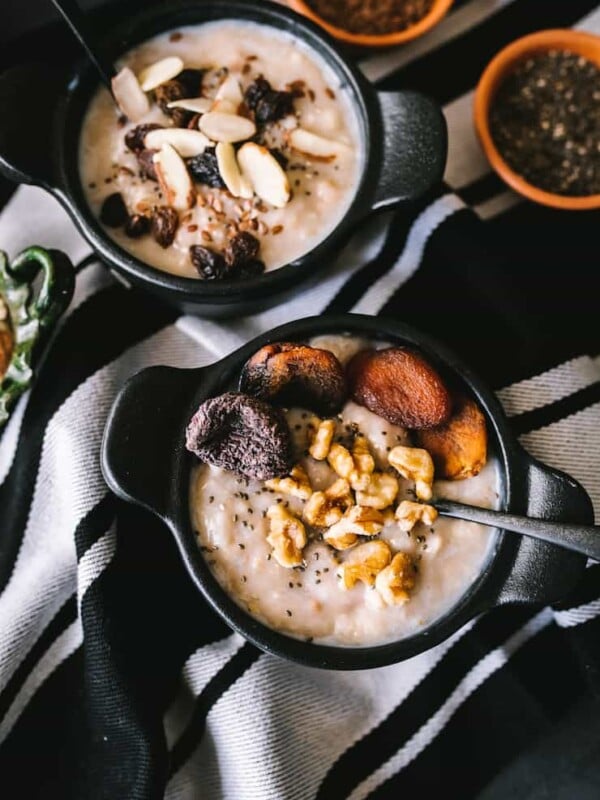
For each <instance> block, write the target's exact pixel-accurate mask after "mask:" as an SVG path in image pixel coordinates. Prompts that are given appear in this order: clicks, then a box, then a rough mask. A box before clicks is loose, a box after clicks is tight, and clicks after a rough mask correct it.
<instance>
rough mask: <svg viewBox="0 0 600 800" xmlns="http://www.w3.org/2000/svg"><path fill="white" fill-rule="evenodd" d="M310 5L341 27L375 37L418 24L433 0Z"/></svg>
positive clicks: (332, 0)
mask: <svg viewBox="0 0 600 800" xmlns="http://www.w3.org/2000/svg"><path fill="white" fill-rule="evenodd" d="M309 5H310V6H312V8H314V10H315V11H316V12H317V14H319V15H320V16H321V17H323V19H325V20H327V22H330V23H332V24H333V25H336V26H337V27H338V28H344V29H345V30H347V31H350V32H351V33H366V34H370V35H375V36H376V35H379V34H385V33H393V32H396V31H403V30H406V29H407V28H410V27H411V26H412V25H415V24H416V23H417V22H419V21H420V20H421V19H423V17H424V16H425V15H426V14H428V13H429V11H430V10H431V7H432V6H433V0H309Z"/></svg>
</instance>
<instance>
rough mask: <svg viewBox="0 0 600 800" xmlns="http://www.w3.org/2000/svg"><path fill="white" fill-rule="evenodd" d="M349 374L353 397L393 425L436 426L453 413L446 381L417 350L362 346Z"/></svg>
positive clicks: (411, 426) (349, 366) (349, 368)
mask: <svg viewBox="0 0 600 800" xmlns="http://www.w3.org/2000/svg"><path fill="white" fill-rule="evenodd" d="M347 374H348V382H349V386H350V393H351V395H352V398H353V399H354V401H355V402H357V403H358V404H359V405H361V406H365V407H366V408H368V409H369V411H372V412H373V413H374V414H378V415H379V416H380V417H383V418H384V419H387V420H388V422H391V423H392V424H393V425H401V426H402V427H404V428H413V429H419V428H433V427H435V426H436V425H442V424H443V423H444V422H446V421H447V420H448V418H449V417H450V414H451V411H452V401H451V398H450V393H449V391H448V389H447V388H446V386H445V384H444V381H443V380H442V378H441V377H440V375H439V374H438V373H437V371H436V370H435V369H434V368H433V367H432V366H431V364H429V362H428V361H426V360H425V359H424V358H423V356H421V355H420V354H419V353H416V352H415V351H414V350H409V349H407V348H405V347H388V348H386V349H385V350H363V351H361V352H360V353H357V355H355V356H354V358H353V359H352V360H351V361H350V363H349V364H348V369H347Z"/></svg>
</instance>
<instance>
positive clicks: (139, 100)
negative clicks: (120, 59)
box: [111, 67, 150, 122]
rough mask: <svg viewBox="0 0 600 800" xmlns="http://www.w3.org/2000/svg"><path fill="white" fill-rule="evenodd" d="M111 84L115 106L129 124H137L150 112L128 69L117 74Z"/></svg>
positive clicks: (140, 89) (140, 88)
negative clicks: (129, 121)
mask: <svg viewBox="0 0 600 800" xmlns="http://www.w3.org/2000/svg"><path fill="white" fill-rule="evenodd" d="M111 83H112V92H113V95H114V98H115V100H116V101H117V105H118V106H119V108H120V109H121V111H122V112H123V114H125V116H126V117H127V119H129V120H131V122H138V121H139V120H140V119H141V118H142V117H143V116H145V115H146V114H147V113H148V112H149V111H150V103H149V102H148V98H147V97H146V95H145V94H144V92H143V91H142V87H141V86H140V84H139V83H138V79H137V78H136V77H135V75H134V74H133V72H132V71H131V70H130V69H129V67H124V68H123V69H122V70H121V71H120V72H118V73H117V74H116V75H115V77H114V78H113V79H112V82H111Z"/></svg>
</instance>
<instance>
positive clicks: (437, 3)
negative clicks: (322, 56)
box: [288, 0, 454, 47]
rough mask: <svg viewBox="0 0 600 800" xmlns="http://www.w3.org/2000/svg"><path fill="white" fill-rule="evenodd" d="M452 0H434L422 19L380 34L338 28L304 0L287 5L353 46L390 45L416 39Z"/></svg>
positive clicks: (444, 13) (437, 18)
mask: <svg viewBox="0 0 600 800" xmlns="http://www.w3.org/2000/svg"><path fill="white" fill-rule="evenodd" d="M453 2H454V0H434V2H433V5H432V6H431V9H430V11H429V13H428V14H426V15H425V16H424V17H423V19H421V20H419V22H417V23H416V24H415V25H411V26H410V28H406V30H403V31H396V32H395V33H385V34H381V35H375V34H365V33H351V32H350V31H347V30H345V28H338V27H337V26H336V25H332V24H331V23H330V22H327V20H325V19H323V17H321V16H319V14H317V13H316V12H315V10H314V9H313V8H311V6H310V5H309V4H308V3H305V2H304V0H288V5H289V6H290V8H293V9H294V11H297V12H298V14H303V15H304V16H305V17H308V19H310V20H312V21H313V22H316V23H317V25H320V26H321V27H322V28H323V29H324V30H326V31H327V32H328V33H329V34H330V35H331V36H333V37H335V38H336V39H337V40H338V41H340V42H343V43H345V44H348V45H352V46H354V47H392V46H393V45H396V44H402V43H403V42H410V41H411V39H416V38H418V37H419V36H422V35H423V34H424V33H426V32H427V31H428V30H429V29H430V28H433V27H434V25H437V24H438V22H439V21H440V20H441V19H442V18H443V17H445V16H446V14H447V13H448V11H449V9H450V6H451V5H452V3H453Z"/></svg>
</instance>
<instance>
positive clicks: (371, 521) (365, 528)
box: [323, 506, 383, 550]
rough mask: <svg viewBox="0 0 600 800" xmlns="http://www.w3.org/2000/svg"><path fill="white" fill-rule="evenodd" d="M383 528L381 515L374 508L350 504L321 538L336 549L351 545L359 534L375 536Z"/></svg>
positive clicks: (344, 548) (343, 548)
mask: <svg viewBox="0 0 600 800" xmlns="http://www.w3.org/2000/svg"><path fill="white" fill-rule="evenodd" d="M382 530H383V516H382V515H381V513H380V512H379V511H377V510H376V509H374V508H361V507H360V506H352V508H349V509H348V510H347V511H346V513H345V514H344V516H343V517H342V518H341V520H340V521H339V522H336V523H335V524H334V525H332V526H331V527H330V528H329V530H327V531H325V533H324V534H323V538H324V539H325V541H326V542H327V544H329V545H331V546H332V547H334V548H335V549H336V550H347V549H349V548H350V547H353V546H354V545H355V544H356V542H357V541H358V537H359V536H377V534H378V533H381V531H382Z"/></svg>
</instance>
